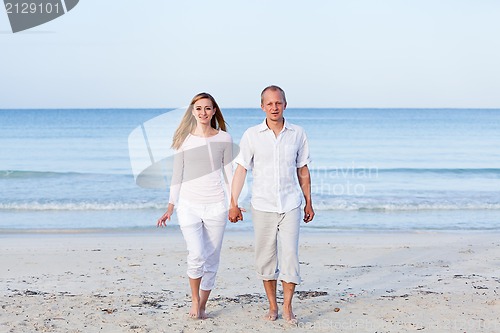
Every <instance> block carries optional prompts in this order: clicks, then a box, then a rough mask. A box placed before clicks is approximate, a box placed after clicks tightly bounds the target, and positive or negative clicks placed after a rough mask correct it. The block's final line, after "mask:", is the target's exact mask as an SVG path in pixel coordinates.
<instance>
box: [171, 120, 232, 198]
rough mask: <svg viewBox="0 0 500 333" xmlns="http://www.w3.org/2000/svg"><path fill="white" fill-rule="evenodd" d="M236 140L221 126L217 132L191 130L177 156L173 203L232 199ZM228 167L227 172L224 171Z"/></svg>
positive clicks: (172, 183)
mask: <svg viewBox="0 0 500 333" xmlns="http://www.w3.org/2000/svg"><path fill="white" fill-rule="evenodd" d="M232 160H233V140H232V138H231V136H230V135H229V133H227V132H224V131H222V130H219V133H217V134H216V135H214V136H211V137H207V138H205V137H199V136H195V135H192V134H189V135H188V136H187V137H186V139H185V140H184V142H183V143H182V146H181V147H180V149H179V150H177V152H176V154H175V156H174V168H173V175H172V182H171V184H170V198H169V200H168V202H169V203H171V204H174V205H177V203H178V202H179V200H181V201H186V202H189V203H191V204H210V203H215V202H221V201H223V200H224V191H226V193H227V197H226V199H227V201H228V202H229V184H231V181H232V179H233V168H232V164H231V162H232ZM223 171H224V172H223Z"/></svg>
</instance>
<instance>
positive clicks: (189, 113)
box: [172, 92, 226, 149]
mask: <svg viewBox="0 0 500 333" xmlns="http://www.w3.org/2000/svg"><path fill="white" fill-rule="evenodd" d="M204 98H206V99H209V100H210V101H211V102H212V106H213V107H214V109H215V114H214V115H213V117H212V120H211V121H210V126H212V127H213V128H215V129H221V130H223V131H224V132H225V131H226V122H225V121H224V117H223V116H222V112H221V111H220V108H219V105H217V102H216V101H215V98H213V97H212V95H210V94H208V93H205V92H202V93H199V94H197V95H196V96H194V97H193V99H192V100H191V103H190V104H189V107H188V108H187V110H186V113H185V114H184V117H182V120H181V123H180V124H179V127H177V130H176V131H175V134H174V138H173V140H172V148H174V149H179V148H180V147H181V146H182V144H183V143H184V140H186V138H187V136H188V134H189V133H191V132H192V131H193V130H194V129H195V128H196V119H195V118H194V116H193V106H194V103H196V102H198V101H199V100H200V99H204Z"/></svg>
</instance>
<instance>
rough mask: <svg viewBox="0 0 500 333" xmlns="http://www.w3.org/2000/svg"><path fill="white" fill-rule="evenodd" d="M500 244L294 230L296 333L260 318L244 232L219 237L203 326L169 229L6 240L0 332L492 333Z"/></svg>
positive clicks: (498, 327)
mask: <svg viewBox="0 0 500 333" xmlns="http://www.w3.org/2000/svg"><path fill="white" fill-rule="evenodd" d="M499 236H500V234H499V233H474V232H472V233H471V232H469V233H465V232H457V233H445V232H423V233H416V232H395V233H390V232H389V233H376V232H373V233H372V232H359V233H355V232H353V233H345V232H342V233H326V234H325V233H321V234H320V233H312V232H303V233H302V235H301V249H300V251H301V253H300V254H301V256H300V257H301V270H302V277H303V279H304V282H303V284H302V285H300V286H297V294H296V296H295V300H294V306H295V308H294V309H295V313H296V314H297V316H298V318H299V320H300V323H299V325H298V326H297V327H294V326H290V325H288V324H286V323H285V322H284V320H283V319H282V318H281V317H280V318H279V319H278V320H277V321H276V322H267V321H264V320H262V319H261V318H262V316H263V315H264V314H265V312H266V306H267V303H266V299H265V296H264V291H263V288H262V284H261V282H260V281H259V280H257V278H256V277H255V273H254V271H253V246H252V243H253V242H252V237H253V236H252V233H251V232H236V231H229V232H227V233H226V237H225V241H224V247H223V252H222V259H221V260H222V261H221V267H220V270H219V275H218V280H217V286H216V289H214V291H213V292H212V295H211V299H210V301H209V304H208V311H209V315H210V318H209V319H207V320H192V319H188V318H187V313H188V311H189V306H190V297H189V294H188V293H189V288H188V284H187V278H186V275H185V270H186V264H185V259H186V250H185V244H184V241H183V239H182V236H181V234H180V232H179V231H178V230H176V229H166V230H165V229H163V230H155V231H154V232H137V233H120V234H109V233H86V234H20V235H5V234H4V235H0V242H1V244H2V245H1V248H0V264H1V265H0V267H1V268H0V285H1V288H2V289H1V295H0V306H1V309H0V332H85V333H87V332H131V333H132V332H250V331H254V330H258V331H263V332H281V331H284V330H285V331H291V332H314V331H318V332H332V331H337V332H372V333H374V332H412V331H418V332H500V297H499V292H500V288H499V287H500V237H499Z"/></svg>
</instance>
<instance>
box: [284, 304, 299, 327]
mask: <svg viewBox="0 0 500 333" xmlns="http://www.w3.org/2000/svg"><path fill="white" fill-rule="evenodd" d="M283 319H284V320H285V321H286V322H287V323H288V324H290V325H297V324H298V323H299V321H298V320H297V316H296V315H295V314H294V313H293V311H292V309H285V308H283Z"/></svg>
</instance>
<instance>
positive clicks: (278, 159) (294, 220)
mask: <svg viewBox="0 0 500 333" xmlns="http://www.w3.org/2000/svg"><path fill="white" fill-rule="evenodd" d="M286 106H287V104H286V98H285V92H284V91H283V90H282V89H281V88H280V87H278V86H269V87H266V88H265V89H264V90H263V91H262V93H261V108H262V110H263V111H264V112H265V113H266V119H265V120H264V121H263V122H262V123H261V124H260V125H257V126H254V127H251V128H249V129H248V130H247V131H246V132H245V133H244V134H243V137H242V138H241V142H240V153H239V154H238V156H237V158H236V163H237V168H236V171H235V172H234V175H233V170H232V164H231V162H232V158H233V157H232V139H231V136H230V135H229V134H228V133H226V132H225V130H226V123H225V121H224V118H223V116H222V113H221V111H220V108H219V106H218V105H217V103H216V102H215V100H214V98H213V97H212V96H211V95H209V94H207V93H201V94H198V95H196V96H195V97H194V98H193V100H192V101H191V104H190V106H189V108H188V109H187V111H186V114H185V115H184V118H183V119H182V121H181V124H180V125H179V127H178V128H177V131H176V132H175V134H174V138H173V143H172V147H173V148H174V149H176V150H177V153H176V155H175V158H174V173H173V177H172V183H171V186H170V198H169V204H168V208H167V211H166V213H165V214H163V216H162V217H161V218H160V219H158V222H157V225H158V226H165V225H166V221H167V220H170V217H171V216H172V214H173V212H174V207H175V208H176V210H177V215H178V220H179V225H180V228H181V231H182V234H183V236H184V239H185V241H186V244H187V249H188V258H187V263H188V270H187V275H188V277H189V285H190V287H191V293H192V306H191V311H190V312H189V316H190V317H191V318H200V319H205V318H207V314H206V310H205V309H206V304H207V301H208V297H209V296H210V292H211V290H212V288H213V287H214V284H215V276H216V274H217V269H218V266H219V258H220V250H221V246H222V238H223V235H224V230H225V225H226V216H227V217H228V218H229V220H230V221H231V222H233V223H236V222H238V221H240V220H243V213H242V212H244V211H245V210H244V209H242V208H240V207H239V206H238V198H239V195H240V193H241V189H242V188H243V184H244V182H245V177H246V173H247V170H249V169H252V172H253V177H254V184H253V186H252V220H253V227H254V233H255V258H256V270H257V275H258V277H259V278H260V279H262V280H263V282H264V289H265V292H266V295H267V298H268V301H269V312H268V314H267V315H266V316H265V318H266V319H268V320H276V319H277V318H278V304H277V301H276V289H277V280H278V277H279V279H280V280H281V281H282V284H283V294H284V297H283V315H282V316H283V318H284V319H285V320H286V321H287V322H289V323H292V324H296V323H297V319H296V317H295V315H294V313H293V311H292V298H293V293H294V291H295V285H297V284H300V282H301V279H300V275H299V259H298V244H299V225H300V220H301V215H302V214H301V212H300V205H301V202H302V200H301V192H302V195H303V196H304V198H305V208H304V215H303V221H304V222H306V223H308V222H310V221H312V219H313V217H314V210H313V207H312V201H311V180H310V174H309V169H308V167H307V164H308V163H310V159H309V148H308V143H307V138H306V135H305V132H304V130H303V129H302V128H301V127H299V126H296V125H293V124H290V123H289V122H288V121H286V120H285V119H284V117H283V111H284V110H285V109H286ZM221 170H222V172H221ZM299 187H300V189H299ZM301 190H302V191H301ZM224 192H225V193H227V196H225V195H224ZM227 205H229V214H228V215H226V214H227ZM278 241H279V243H280V244H281V248H280V261H279V263H278Z"/></svg>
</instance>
